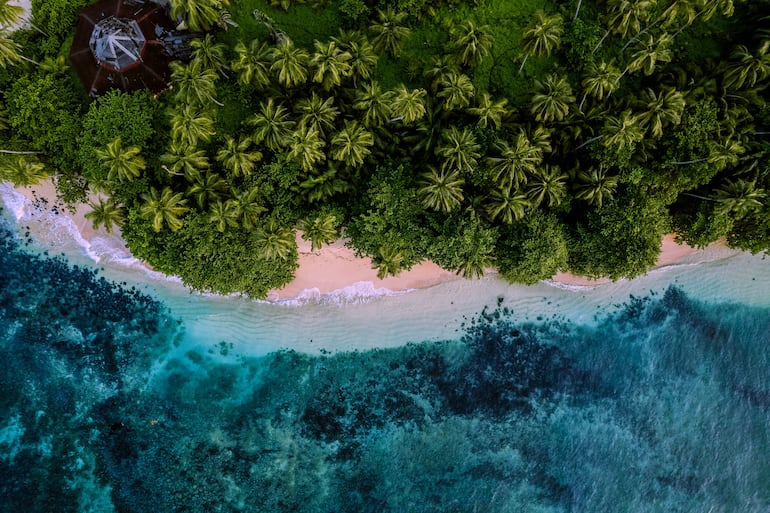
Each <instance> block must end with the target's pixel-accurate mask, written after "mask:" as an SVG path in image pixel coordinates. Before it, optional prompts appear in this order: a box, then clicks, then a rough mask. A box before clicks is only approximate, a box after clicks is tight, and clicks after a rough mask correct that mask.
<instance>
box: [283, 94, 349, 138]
mask: <svg viewBox="0 0 770 513" xmlns="http://www.w3.org/2000/svg"><path fill="white" fill-rule="evenodd" d="M294 110H295V112H297V113H299V114H301V115H302V119H301V121H300V124H301V125H310V126H311V127H312V128H315V129H316V130H318V133H319V134H320V135H321V136H322V137H323V136H325V135H326V131H327V130H332V129H334V120H335V119H337V116H339V114H340V110H339V109H338V108H337V107H335V106H334V96H329V97H328V98H326V99H324V98H322V97H321V96H319V95H318V94H316V92H315V91H313V94H312V95H311V96H310V98H302V99H301V100H299V101H297V103H296V104H295V106H294Z"/></svg>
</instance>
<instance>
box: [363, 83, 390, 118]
mask: <svg viewBox="0 0 770 513" xmlns="http://www.w3.org/2000/svg"><path fill="white" fill-rule="evenodd" d="M392 97H393V94H392V93H390V92H389V91H388V92H385V93H383V92H382V89H381V88H380V84H379V83H377V82H374V81H372V82H369V83H365V84H362V86H361V87H359V88H358V89H356V99H355V101H354V102H353V108H354V109H356V110H360V111H362V112H361V114H362V122H363V123H364V126H368V127H379V126H382V125H384V124H385V123H386V122H387V121H388V120H389V119H390V116H391V102H392Z"/></svg>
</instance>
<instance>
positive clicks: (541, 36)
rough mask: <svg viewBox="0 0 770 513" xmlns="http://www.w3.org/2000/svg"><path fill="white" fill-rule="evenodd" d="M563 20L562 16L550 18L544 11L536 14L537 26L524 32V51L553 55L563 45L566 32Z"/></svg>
mask: <svg viewBox="0 0 770 513" xmlns="http://www.w3.org/2000/svg"><path fill="white" fill-rule="evenodd" d="M563 21H564V20H563V19H562V17H561V16H560V15H558V14H557V15H553V16H548V15H547V14H546V13H545V12H543V11H537V12H536V13H535V24H534V25H533V26H532V27H530V28H528V29H527V30H526V31H524V37H523V38H522V43H523V45H524V51H525V52H526V53H528V54H529V53H531V54H533V55H538V56H540V55H551V52H552V51H553V50H555V49H556V48H558V47H559V45H560V44H561V36H562V33H563V32H564V24H563Z"/></svg>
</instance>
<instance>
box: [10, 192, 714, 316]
mask: <svg viewBox="0 0 770 513" xmlns="http://www.w3.org/2000/svg"><path fill="white" fill-rule="evenodd" d="M15 191H16V192H17V193H19V194H21V195H23V196H24V197H25V198H26V199H27V200H28V201H30V202H31V203H32V204H33V205H34V206H35V208H36V209H38V210H41V211H43V212H47V213H49V214H51V215H55V216H63V217H68V218H69V220H70V221H71V222H72V223H73V224H74V226H75V227H76V229H77V231H78V232H79V234H80V237H82V239H83V241H84V243H85V244H86V245H88V246H90V245H91V244H92V243H93V242H95V240H96V239H99V242H100V243H101V245H104V243H105V242H107V245H108V246H111V247H115V248H121V247H122V249H123V251H124V252H125V253H126V254H128V255H130V253H129V251H128V248H126V246H125V242H124V241H123V239H122V238H121V237H120V229H119V228H115V229H114V230H113V233H111V234H109V233H107V232H106V230H105V229H104V227H99V228H98V229H97V230H94V229H93V227H92V223H91V221H89V220H88V219H86V218H85V214H86V213H87V212H89V210H90V207H89V206H88V205H87V204H85V203H79V204H77V205H75V210H74V211H70V210H69V209H67V208H66V206H64V205H63V204H62V203H61V202H60V201H59V200H58V198H57V195H56V189H55V187H54V185H53V182H52V181H51V180H50V179H48V180H44V181H41V182H40V183H39V184H37V185H32V186H27V187H16V188H15ZM92 197H96V196H95V195H94V196H92ZM296 237H297V249H298V253H299V267H298V269H297V271H296V274H295V277H294V279H293V280H292V281H291V282H289V283H288V284H287V285H286V286H284V287H283V288H281V289H274V290H272V291H270V292H269V293H268V296H267V298H266V300H267V301H270V302H276V303H279V302H285V301H289V300H293V299H302V298H308V297H317V296H325V295H330V294H339V293H344V292H346V291H350V292H351V293H353V294H355V295H383V294H393V293H403V292H406V291H410V290H415V289H424V288H429V287H433V286H435V285H439V284H441V283H445V282H449V281H454V280H461V279H464V278H462V277H461V276H458V275H456V274H455V273H453V272H451V271H447V270H445V269H442V268H441V267H439V266H438V265H436V264H434V263H433V262H430V261H425V262H421V263H419V264H417V265H415V266H414V267H412V269H411V270H409V271H403V272H401V273H400V274H399V275H398V276H389V277H387V278H385V279H382V280H381V279H379V278H378V277H377V271H376V269H374V268H372V260H371V258H369V257H357V256H356V255H355V252H354V251H353V250H352V249H350V248H348V247H346V246H345V245H344V240H338V241H336V242H334V243H332V244H330V245H325V246H324V247H323V248H321V249H320V250H316V251H311V249H310V242H309V241H305V240H303V239H302V238H301V234H300V233H299V232H298V233H297V235H296ZM674 237H675V235H674V234H669V235H666V236H665V237H664V239H663V240H662V241H661V254H660V256H659V257H658V262H657V264H656V266H655V267H654V268H653V269H651V270H650V271H653V270H655V269H660V268H663V267H666V266H670V265H676V264H681V263H687V260H688V258H690V257H691V256H693V255H697V254H703V253H705V252H708V251H709V249H711V248H713V247H716V248H724V244H722V243H719V242H717V243H714V244H712V245H711V246H709V247H707V248H704V249H697V248H693V247H691V246H688V245H686V244H681V245H680V244H677V243H676V242H674ZM81 245H82V244H81ZM84 250H85V251H86V252H87V253H89V256H91V257H92V259H94V260H95V262H96V263H103V260H104V255H101V256H97V255H94V254H92V252H90V251H89V247H84ZM120 258H121V259H123V258H125V255H121V257H120ZM141 263H142V265H143V266H144V267H145V268H146V269H147V270H148V272H153V273H154V271H152V269H151V267H150V266H149V265H147V264H146V263H145V262H141ZM545 282H546V283H549V282H550V283H552V284H554V285H555V286H565V287H577V288H585V287H596V286H600V285H604V284H608V283H612V280H610V279H608V278H600V279H592V278H587V277H585V276H577V275H573V274H571V273H564V272H562V273H558V274H556V275H555V276H553V277H552V278H551V279H550V280H545Z"/></svg>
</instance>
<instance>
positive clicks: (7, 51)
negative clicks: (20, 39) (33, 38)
mask: <svg viewBox="0 0 770 513" xmlns="http://www.w3.org/2000/svg"><path fill="white" fill-rule="evenodd" d="M20 52H21V45H20V44H19V43H17V42H16V41H14V40H13V39H11V38H8V37H3V33H2V32H0V68H6V67H8V66H13V65H16V64H18V63H19V62H20V61H25V62H29V63H31V64H34V65H36V66H39V65H40V63H39V62H37V61H33V60H32V59H28V58H26V57H24V56H23V55H22V54H21V53H20Z"/></svg>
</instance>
